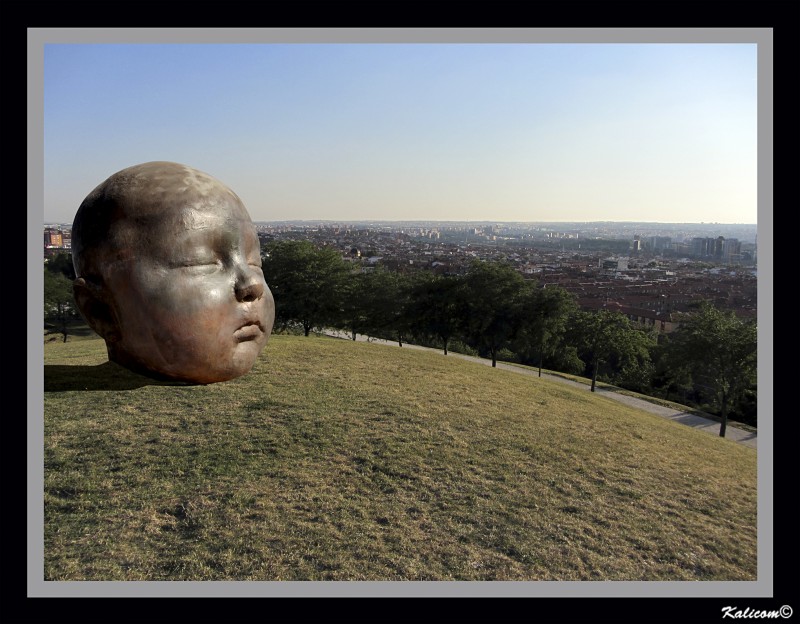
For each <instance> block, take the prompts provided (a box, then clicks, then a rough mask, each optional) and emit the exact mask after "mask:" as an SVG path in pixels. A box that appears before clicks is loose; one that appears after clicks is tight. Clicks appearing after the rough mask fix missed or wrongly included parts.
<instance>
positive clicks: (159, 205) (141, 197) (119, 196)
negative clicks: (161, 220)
mask: <svg viewBox="0 0 800 624" xmlns="http://www.w3.org/2000/svg"><path fill="white" fill-rule="evenodd" d="M102 194H103V195H105V196H107V197H110V198H114V202H115V203H116V204H117V205H120V206H123V207H124V213H125V215H126V216H128V217H137V216H150V215H171V214H177V213H179V212H183V211H185V210H187V209H194V210H198V211H203V212H206V213H211V212H214V211H215V210H217V211H220V212H221V213H228V212H230V211H232V210H234V211H238V212H245V213H246V211H245V210H244V206H243V205H242V204H241V200H240V199H239V197H238V196H237V195H236V194H235V193H234V192H233V191H232V190H231V189H230V188H228V187H227V186H226V185H225V184H223V183H222V182H220V181H219V180H217V179H216V178H213V177H211V176H210V175H208V174H205V173H203V172H201V171H197V170H196V169H192V168H191V167H187V166H185V165H177V164H162V165H160V166H159V165H158V164H151V165H150V166H140V167H133V168H130V169H126V170H123V171H120V172H119V173H117V174H116V175H115V176H113V177H112V178H111V179H109V180H108V182H107V184H106V188H105V189H103V193H102Z"/></svg>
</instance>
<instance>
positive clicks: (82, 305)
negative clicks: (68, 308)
mask: <svg viewBox="0 0 800 624" xmlns="http://www.w3.org/2000/svg"><path fill="white" fill-rule="evenodd" d="M72 293H73V295H74V296H75V303H76V304H77V305H78V310H79V311H80V313H81V316H83V318H84V319H86V322H87V323H88V324H89V327H91V328H92V329H93V330H94V331H95V332H97V333H98V334H99V335H100V336H101V337H102V338H104V339H105V340H106V342H109V343H112V342H118V341H119V340H120V338H122V332H121V331H120V327H119V321H118V319H117V315H116V313H115V311H114V306H113V304H112V303H111V300H110V296H109V293H108V291H107V290H106V289H105V288H103V287H102V286H100V285H98V284H95V283H93V282H91V281H89V282H87V281H86V280H85V279H84V278H82V277H79V278H78V279H76V280H75V281H74V282H73V283H72Z"/></svg>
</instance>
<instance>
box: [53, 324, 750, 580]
mask: <svg viewBox="0 0 800 624" xmlns="http://www.w3.org/2000/svg"><path fill="white" fill-rule="evenodd" d="M109 387H110V388H112V389H107V388H109ZM44 412H45V454H44V457H45V475H44V481H45V577H46V578H48V579H55V580H65V579H92V580H102V579H112V580H134V579H136V580H166V579H187V580H213V579H237V580H400V579H409V580H444V579H459V580H461V579H463V580H483V579H511V580H545V579H546V580H553V579H555V580H604V579H614V580H688V579H703V580H709V579H713V580H734V579H746V580H753V579H755V578H756V452H755V451H754V450H753V449H749V448H745V447H743V446H741V445H737V444H735V443H734V442H731V441H729V440H726V439H722V438H719V437H715V436H709V435H707V434H705V433H702V432H698V431H694V430H692V429H691V428H689V427H685V426H682V425H680V424H677V423H674V422H671V421H668V420H665V419H661V418H659V417H657V416H653V415H651V414H648V413H645V412H641V411H638V410H635V409H633V408H630V407H627V406H624V405H621V404H618V403H616V402H614V401H612V400H610V399H607V398H605V397H602V396H594V395H590V394H588V393H586V392H579V391H577V390H574V389H572V388H570V387H568V386H564V385H561V384H557V383H554V382H549V381H546V380H543V379H539V378H537V377H529V376H525V375H519V374H515V373H512V372H509V371H504V370H499V369H493V368H490V367H487V366H483V365H481V364H477V363H473V362H467V361H464V360H461V359H458V358H453V357H445V356H443V355H442V354H441V353H435V352H423V351H419V350H413V349H408V348H404V349H399V348H397V347H388V346H381V345H376V344H366V343H353V342H349V341H345V340H336V339H330V338H319V337H308V338H306V337H289V336H273V337H272V338H271V339H270V343H269V344H268V345H267V347H266V349H265V350H264V352H263V353H262V356H261V358H260V360H259V361H258V362H257V363H256V366H255V367H254V369H253V370H252V372H251V373H250V374H248V375H245V376H244V377H241V378H239V379H236V380H233V381H230V382H226V383H221V384H213V385H209V386H177V385H159V384H157V383H154V382H150V381H149V380H146V379H145V378H142V377H139V376H136V375H133V374H131V373H128V372H127V371H125V370H124V369H121V368H119V367H116V366H115V365H112V364H108V363H106V356H105V348H104V344H103V343H102V342H101V341H99V340H87V341H82V342H68V343H66V344H60V343H50V344H47V345H45V399H44Z"/></svg>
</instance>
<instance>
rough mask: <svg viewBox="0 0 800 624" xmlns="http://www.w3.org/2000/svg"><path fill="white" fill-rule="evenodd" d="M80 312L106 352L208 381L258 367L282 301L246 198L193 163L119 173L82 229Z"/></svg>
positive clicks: (178, 376)
mask: <svg viewBox="0 0 800 624" xmlns="http://www.w3.org/2000/svg"><path fill="white" fill-rule="evenodd" d="M72 257H73V264H74V265H75V274H76V276H77V279H76V280H75V283H74V294H75V301H76V303H77V305H78V309H79V310H80V312H81V314H82V315H83V317H84V319H86V321H87V323H89V325H90V327H92V329H94V330H95V331H96V332H97V333H98V334H99V335H100V336H102V337H103V338H104V339H105V341H106V347H107V349H108V357H109V359H110V360H111V361H113V362H116V363H118V364H120V365H122V366H125V367H126V368H129V369H131V370H133V371H136V372H138V373H142V374H145V375H148V376H150V377H154V378H158V379H171V380H178V381H185V382H190V383H200V384H207V383H213V382H218V381H226V380H229V379H233V378H235V377H239V376H241V375H244V374H245V373H247V372H249V371H250V369H251V368H252V367H253V364H254V363H255V361H256V358H258V356H259V354H260V353H261V350H262V349H263V348H264V346H265V345H266V344H267V340H268V339H269V336H270V333H271V332H272V325H273V322H274V320H275V302H274V300H273V298H272V293H271V292H270V290H269V288H268V287H267V283H266V282H265V281H264V274H263V273H262V271H261V253H260V246H259V241H258V236H257V235H256V229H255V226H254V225H253V222H252V221H251V219H250V215H249V214H248V213H247V210H246V209H245V207H244V204H242V201H241V200H240V199H239V197H238V196H237V195H236V194H235V193H234V192H233V191H232V190H230V189H229V188H228V187H227V186H225V185H224V184H222V183H221V182H219V181H218V180H216V179H215V178H213V177H211V176H210V175H208V174H205V173H203V172H201V171H197V170H196V169H192V168H191V167H187V166H185V165H180V164H177V163H172V162H149V163H144V164H141V165H136V166H133V167H129V168H127V169H123V170H122V171H118V172H117V173H115V174H114V175H112V176H111V177H110V178H108V179H107V180H106V181H105V182H103V183H102V184H100V185H99V186H98V187H97V188H95V189H94V190H93V191H92V192H91V193H89V195H88V196H87V197H86V199H85V200H83V203H82V204H81V206H80V208H79V209H78V212H77V214H76V215H75V221H74V223H73V225H72Z"/></svg>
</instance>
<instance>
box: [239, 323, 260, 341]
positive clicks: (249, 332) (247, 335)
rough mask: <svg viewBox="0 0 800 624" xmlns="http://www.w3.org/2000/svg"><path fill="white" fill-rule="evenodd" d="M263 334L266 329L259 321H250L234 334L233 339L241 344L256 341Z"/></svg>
mask: <svg viewBox="0 0 800 624" xmlns="http://www.w3.org/2000/svg"><path fill="white" fill-rule="evenodd" d="M263 333H264V328H263V327H262V326H261V323H260V322H259V321H250V322H248V323H245V324H244V325H242V326H241V327H240V328H239V329H237V330H236V331H235V332H233V337H234V338H236V340H238V341H239V342H244V341H246V340H255V339H256V338H259V337H260V336H261V334H263Z"/></svg>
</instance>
